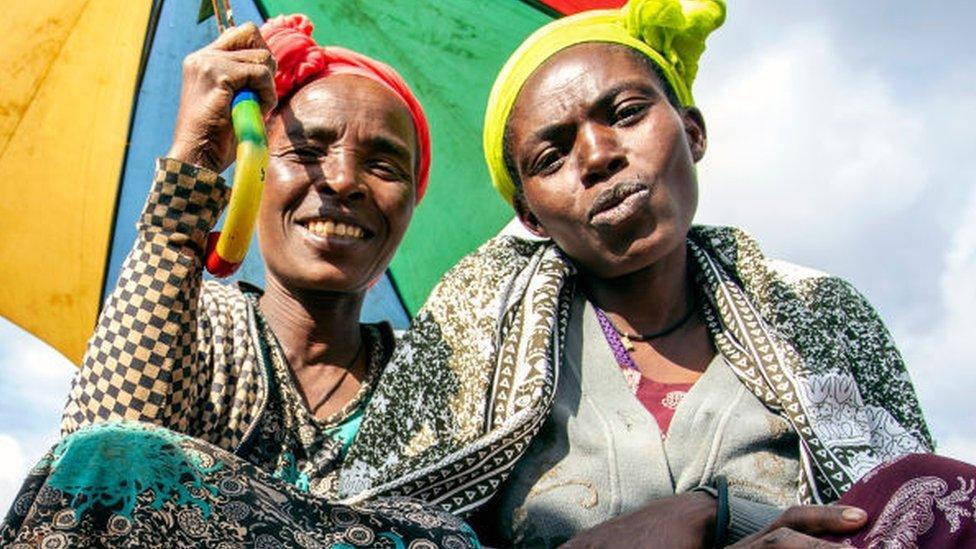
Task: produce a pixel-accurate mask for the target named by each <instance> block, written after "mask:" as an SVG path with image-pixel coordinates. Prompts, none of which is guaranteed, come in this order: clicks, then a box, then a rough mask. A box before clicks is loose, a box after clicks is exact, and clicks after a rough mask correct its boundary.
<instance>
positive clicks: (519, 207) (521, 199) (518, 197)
mask: <svg viewBox="0 0 976 549" xmlns="http://www.w3.org/2000/svg"><path fill="white" fill-rule="evenodd" d="M512 205H513V206H514V207H515V215H516V217H518V219H519V221H521V222H522V225H523V226H524V227H525V228H526V229H527V230H528V231H529V232H530V233H532V234H534V235H535V236H538V237H539V238H549V232H548V231H546V228H545V227H543V226H542V223H540V222H539V218H538V217H536V216H535V214H534V213H532V210H530V209H529V206H528V204H526V203H525V193H523V192H522V187H519V188H518V189H517V190H516V191H515V198H514V199H513V200H512Z"/></svg>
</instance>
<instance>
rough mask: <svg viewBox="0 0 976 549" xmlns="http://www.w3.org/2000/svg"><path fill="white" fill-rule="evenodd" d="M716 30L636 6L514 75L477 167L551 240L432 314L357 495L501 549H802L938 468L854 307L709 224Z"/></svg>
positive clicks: (525, 57)
mask: <svg viewBox="0 0 976 549" xmlns="http://www.w3.org/2000/svg"><path fill="white" fill-rule="evenodd" d="M724 17H725V4H724V2H723V1H721V0H632V1H631V2H629V3H628V4H627V6H625V7H624V8H623V9H621V10H610V11H595V12H586V13H582V14H579V15H576V16H572V17H568V18H565V19H562V20H559V21H556V22H553V23H551V24H549V25H547V26H545V27H543V28H542V29H540V30H539V31H537V32H536V33H534V34H533V35H532V36H530V37H529V38H528V39H527V40H526V41H525V42H524V43H523V44H522V45H521V46H520V47H519V48H518V50H517V51H516V52H515V53H514V54H513V55H512V56H511V58H510V59H509V60H508V62H507V63H506V64H505V66H504V68H503V69H502V70H501V73H500V74H499V76H498V79H497V81H496V83H495V86H494V88H493V90H492V93H491V96H490V98H489V103H488V108H487V112H486V116H485V128H484V149H485V157H486V160H487V162H488V167H489V171H490V173H491V177H492V180H493V182H494V185H495V187H496V188H497V189H498V190H499V192H500V194H501V195H502V197H503V198H504V199H505V200H506V201H508V202H509V203H510V204H512V205H513V207H514V209H515V211H516V213H517V215H518V217H519V219H520V221H521V222H522V224H523V225H524V226H525V228H526V229H528V231H529V232H531V233H534V237H535V238H534V239H528V238H524V237H521V236H516V235H513V234H503V235H500V236H499V237H496V238H495V239H492V240H491V241H489V242H488V243H486V244H485V245H484V246H482V247H481V248H480V249H479V250H478V251H477V252H475V253H474V254H472V255H470V256H468V257H467V258H465V259H463V260H462V261H461V262H460V263H459V264H458V265H457V266H456V267H455V268H454V269H453V270H452V271H451V272H449V273H448V274H447V275H446V276H445V278H444V279H443V280H442V281H441V283H440V285H439V286H438V287H437V288H436V289H435V290H434V292H433V294H432V295H431V297H430V298H429V300H428V302H427V304H426V305H425V306H424V308H423V309H422V310H421V311H420V313H419V314H418V316H417V318H416V320H415V322H414V324H413V326H412V328H411V330H410V331H409V333H408V334H407V335H406V336H405V337H404V338H403V340H402V342H401V345H400V346H398V349H397V351H396V353H395V355H394V357H393V359H392V361H391V367H390V368H389V369H388V370H387V375H386V376H385V378H384V380H383V383H381V385H380V386H379V387H378V388H377V393H376V396H375V397H374V399H373V401H372V404H371V410H370V412H371V413H368V414H367V419H366V420H365V421H364V423H363V426H362V430H361V432H360V435H359V438H358V439H357V441H356V444H355V445H354V446H353V448H351V450H350V453H349V456H348V460H349V462H348V464H349V467H348V468H346V469H345V471H344V476H343V478H342V479H341V482H340V484H341V486H342V487H343V489H344V490H346V491H347V493H349V494H359V495H358V497H361V498H365V497H369V496H371V495H376V494H382V493H402V494H409V495H414V496H417V497H421V498H424V499H426V500H428V501H431V502H433V503H437V504H440V505H442V506H444V507H446V508H450V509H453V510H454V511H455V512H466V511H473V510H475V509H479V508H482V507H484V506H485V504H486V503H488V502H490V504H489V505H487V509H483V510H482V512H481V513H480V518H481V519H482V520H481V521H480V522H481V523H482V524H483V525H484V526H485V527H484V528H482V531H481V532H479V533H480V534H482V536H483V538H485V539H486V541H488V542H489V543H490V542H491V541H492V539H493V535H494V538H495V539H494V541H496V542H499V543H500V544H503V545H509V544H512V545H525V546H551V545H557V544H559V543H562V542H565V541H567V540H568V539H571V538H574V537H576V536H578V535H580V534H581V533H582V536H583V537H582V538H580V539H577V541H580V542H589V543H591V544H593V545H600V544H606V545H612V546H617V547H619V546H666V547H684V546H689V547H694V546H702V545H708V544H715V545H717V546H724V545H725V544H727V543H732V542H735V541H737V540H739V539H742V538H744V537H747V536H751V537H747V539H746V543H757V544H770V545H769V546H776V545H777V543H780V544H782V543H793V544H796V545H795V546H799V547H805V546H812V545H814V544H820V543H821V541H819V540H816V539H814V538H813V537H811V536H813V535H817V536H820V535H829V534H834V535H838V536H840V535H846V534H848V533H851V532H854V531H856V530H858V529H859V528H860V527H862V526H863V525H864V523H865V519H866V517H865V514H864V513H863V512H862V511H860V510H858V509H852V508H845V507H843V506H809V507H797V508H793V509H791V510H789V511H787V512H786V513H783V510H784V509H785V508H787V507H790V506H791V505H795V504H797V503H805V504H813V503H830V502H833V501H836V500H837V499H838V498H839V497H840V496H841V494H844V493H845V492H847V491H848V489H849V488H850V487H851V486H852V485H853V484H854V483H855V482H856V481H857V480H858V479H860V478H861V477H862V476H864V475H865V473H867V472H868V471H870V470H871V469H872V468H873V467H875V466H877V465H879V464H881V463H883V462H886V461H888V460H890V459H892V458H894V457H897V456H901V455H903V454H907V453H913V452H926V451H929V450H930V449H931V448H932V442H931V438H930V435H929V432H928V429H927V427H926V425H925V422H924V420H923V418H922V414H921V411H920V409H919V406H918V403H917V400H916V398H915V394H914V390H913V387H912V384H911V381H910V380H909V378H908V375H907V373H906V371H905V367H904V364H903V362H902V360H901V357H900V355H899V353H898V352H897V350H896V348H895V346H894V343H893V342H892V341H891V338H890V335H889V334H888V332H887V330H886V329H885V327H884V325H883V324H882V322H881V320H880V319H879V318H878V316H877V314H876V313H875V312H874V310H873V309H872V308H871V306H870V305H869V304H868V303H867V302H866V301H865V300H864V298H863V297H861V296H860V295H859V294H858V293H857V291H856V290H854V289H853V288H852V287H851V286H850V285H848V284H847V283H846V282H844V281H842V280H840V279H838V278H835V277H831V276H828V275H826V274H823V273H819V272H816V271H812V270H809V269H804V268H801V267H797V266H793V265H789V264H786V263H783V262H779V261H773V260H771V259H768V258H766V257H764V256H763V255H762V252H761V251H760V249H759V246H758V245H757V244H756V242H755V241H754V240H753V239H752V238H750V237H749V236H748V235H747V234H745V233H744V232H742V231H740V230H738V229H735V228H728V227H703V226H692V224H691V223H692V219H693V217H694V213H695V209H696V206H697V192H698V190H697V174H696V170H695V164H696V163H697V162H698V160H700V159H701V158H702V157H703V155H704V153H705V149H706V143H707V140H706V133H705V125H704V119H703V117H702V115H701V113H700V112H699V111H698V110H697V109H696V108H695V107H694V102H693V96H692V84H693V82H694V79H695V75H696V73H697V70H698V60H699V56H700V55H701V54H702V52H703V51H704V43H705V38H706V36H707V35H708V34H709V33H710V32H711V31H713V30H714V29H715V28H717V27H718V26H719V25H721V23H722V22H723V20H724ZM381 442H382V443H381ZM345 473H349V474H345ZM713 498H714V499H713ZM781 528H782V529H781ZM764 546H765V545H764ZM816 546H818V547H819V546H825V547H832V546H835V545H833V544H829V545H816ZM836 546H839V545H836Z"/></svg>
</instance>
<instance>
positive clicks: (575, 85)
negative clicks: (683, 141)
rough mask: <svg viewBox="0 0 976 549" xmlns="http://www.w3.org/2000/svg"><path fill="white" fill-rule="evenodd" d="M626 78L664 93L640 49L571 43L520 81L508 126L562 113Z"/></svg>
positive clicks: (591, 98)
mask: <svg viewBox="0 0 976 549" xmlns="http://www.w3.org/2000/svg"><path fill="white" fill-rule="evenodd" d="M628 82H632V83H635V84H640V85H643V86H645V87H652V88H653V89H655V90H656V91H657V92H659V93H661V94H662V95H663V94H664V90H663V87H662V85H661V82H660V80H659V78H658V76H657V74H656V73H655V72H654V71H653V69H652V68H651V61H650V60H647V59H646V58H644V56H643V54H641V53H640V52H637V51H635V50H633V49H631V48H629V47H627V46H624V45H622V44H612V43H606V42H588V43H585V44H577V45H574V46H570V47H568V48H566V49H564V50H562V51H560V52H558V53H556V54H555V55H553V56H552V57H550V58H549V59H548V60H546V61H545V62H544V63H543V64H542V65H541V66H539V68H538V69H536V70H535V71H534V72H533V73H532V75H531V76H530V77H529V78H528V80H526V81H525V84H524V85H523V86H522V89H521V90H520V91H519V93H518V96H517V98H516V100H515V104H514V105H513V107H512V113H511V115H510V117H509V121H510V126H513V128H512V129H513V130H515V129H516V128H515V126H525V125H526V123H529V124H531V123H532V122H533V121H538V122H539V123H541V122H543V121H551V120H554V119H559V118H563V117H564V116H566V115H568V114H571V113H573V112H575V111H578V110H580V109H585V108H586V107H588V106H589V105H590V104H592V103H593V102H594V101H596V100H597V99H599V98H600V97H601V96H602V95H603V94H604V93H606V92H607V91H608V90H612V89H614V88H617V87H619V86H620V85H621V84H625V83H628ZM520 129H521V128H520Z"/></svg>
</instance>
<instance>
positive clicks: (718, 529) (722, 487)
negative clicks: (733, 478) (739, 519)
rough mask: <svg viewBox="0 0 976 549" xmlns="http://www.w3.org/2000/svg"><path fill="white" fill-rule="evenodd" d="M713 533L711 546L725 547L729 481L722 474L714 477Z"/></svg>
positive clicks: (727, 529)
mask: <svg viewBox="0 0 976 549" xmlns="http://www.w3.org/2000/svg"><path fill="white" fill-rule="evenodd" d="M715 499H716V500H717V502H716V503H717V506H718V507H717V509H716V511H715V535H714V536H713V537H712V540H713V541H712V546H713V547H718V548H721V547H725V545H726V539H727V538H728V536H729V481H728V480H727V479H726V478H725V477H723V476H717V477H715Z"/></svg>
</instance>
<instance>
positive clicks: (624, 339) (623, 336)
mask: <svg viewBox="0 0 976 549" xmlns="http://www.w3.org/2000/svg"><path fill="white" fill-rule="evenodd" d="M694 314H695V302H692V303H691V306H690V307H688V312H687V313H685V315H684V316H683V317H681V318H679V319H678V320H677V321H675V323H674V324H672V325H670V326H668V327H667V328H664V329H663V330H659V331H657V332H651V333H649V334H628V333H627V332H625V331H623V330H621V329H620V328H618V327H617V324H616V323H615V322H614V321H613V320H610V317H607V320H610V325H611V326H613V329H614V331H615V332H617V335H619V336H620V342H621V343H623V344H624V349H626V350H627V352H628V353H633V352H634V343H633V342H634V341H641V342H644V341H650V340H652V339H658V338H662V337H664V336H667V335H671V334H672V333H674V332H675V331H677V330H678V328H680V327H682V326H684V325H685V324H686V323H687V322H688V320H689V319H691V317H692V316H693V315H694Z"/></svg>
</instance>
